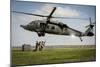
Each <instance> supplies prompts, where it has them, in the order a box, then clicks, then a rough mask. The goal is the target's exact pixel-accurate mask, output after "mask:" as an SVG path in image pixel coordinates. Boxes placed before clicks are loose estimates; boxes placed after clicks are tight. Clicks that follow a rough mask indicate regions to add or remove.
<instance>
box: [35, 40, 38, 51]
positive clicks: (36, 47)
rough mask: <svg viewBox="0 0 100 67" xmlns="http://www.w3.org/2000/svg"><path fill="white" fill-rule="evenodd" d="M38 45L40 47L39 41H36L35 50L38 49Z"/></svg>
mask: <svg viewBox="0 0 100 67" xmlns="http://www.w3.org/2000/svg"><path fill="white" fill-rule="evenodd" d="M38 47H39V42H38V41H36V46H35V50H34V51H37V50H38Z"/></svg>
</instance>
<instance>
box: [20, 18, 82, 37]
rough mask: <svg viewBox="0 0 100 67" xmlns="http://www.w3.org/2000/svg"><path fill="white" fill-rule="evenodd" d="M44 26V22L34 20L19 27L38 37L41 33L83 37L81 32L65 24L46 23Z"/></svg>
mask: <svg viewBox="0 0 100 67" xmlns="http://www.w3.org/2000/svg"><path fill="white" fill-rule="evenodd" d="M45 24H46V21H45V20H35V21H32V22H30V23H29V24H28V25H21V27H23V28H24V29H25V30H29V31H34V32H37V33H38V35H39V34H42V33H43V32H45V33H48V34H56V35H75V36H83V35H84V34H83V33H82V32H80V31H77V30H75V29H72V28H70V27H69V26H67V25H66V24H63V23H61V22H57V21H50V23H48V24H47V25H45ZM45 26H46V27H45ZM44 27H45V31H44Z"/></svg>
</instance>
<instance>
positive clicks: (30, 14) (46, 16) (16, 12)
mask: <svg viewBox="0 0 100 67" xmlns="http://www.w3.org/2000/svg"><path fill="white" fill-rule="evenodd" d="M12 12H15V13H21V14H26V15H34V16H39V17H48V16H44V15H39V14H32V13H25V12H17V11H12Z"/></svg>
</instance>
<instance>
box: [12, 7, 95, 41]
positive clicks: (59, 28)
mask: <svg viewBox="0 0 100 67" xmlns="http://www.w3.org/2000/svg"><path fill="white" fill-rule="evenodd" d="M56 9H57V7H53V10H52V11H51V13H50V14H49V15H48V16H45V15H39V14H32V13H25V12H18V11H12V12H14V13H20V14H26V15H32V16H38V17H46V20H34V21H31V22H30V23H29V24H27V25H20V27H22V28H24V29H25V30H28V31H32V32H33V31H34V32H36V33H37V34H38V36H39V37H43V36H45V33H48V34H55V35H67V36H70V35H74V36H77V37H79V38H80V40H81V41H83V40H82V37H84V36H88V37H91V36H94V33H93V27H94V24H95V23H92V21H91V18H89V21H90V24H89V25H87V26H86V27H88V28H87V30H86V31H85V32H81V31H78V30H76V29H73V28H71V27H69V26H68V25H67V24H64V23H62V22H57V21H51V20H50V19H51V18H62V19H68V18H66V17H54V16H52V15H53V13H54V12H55V10H56ZM74 19H78V18H74Z"/></svg>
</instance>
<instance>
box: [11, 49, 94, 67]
mask: <svg viewBox="0 0 100 67" xmlns="http://www.w3.org/2000/svg"><path fill="white" fill-rule="evenodd" d="M95 58H96V49H95V48H48V49H45V50H43V51H37V52H33V51H24V52H22V51H21V50H12V64H14V65H31V64H33V65H36V64H51V63H67V62H79V61H95Z"/></svg>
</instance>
